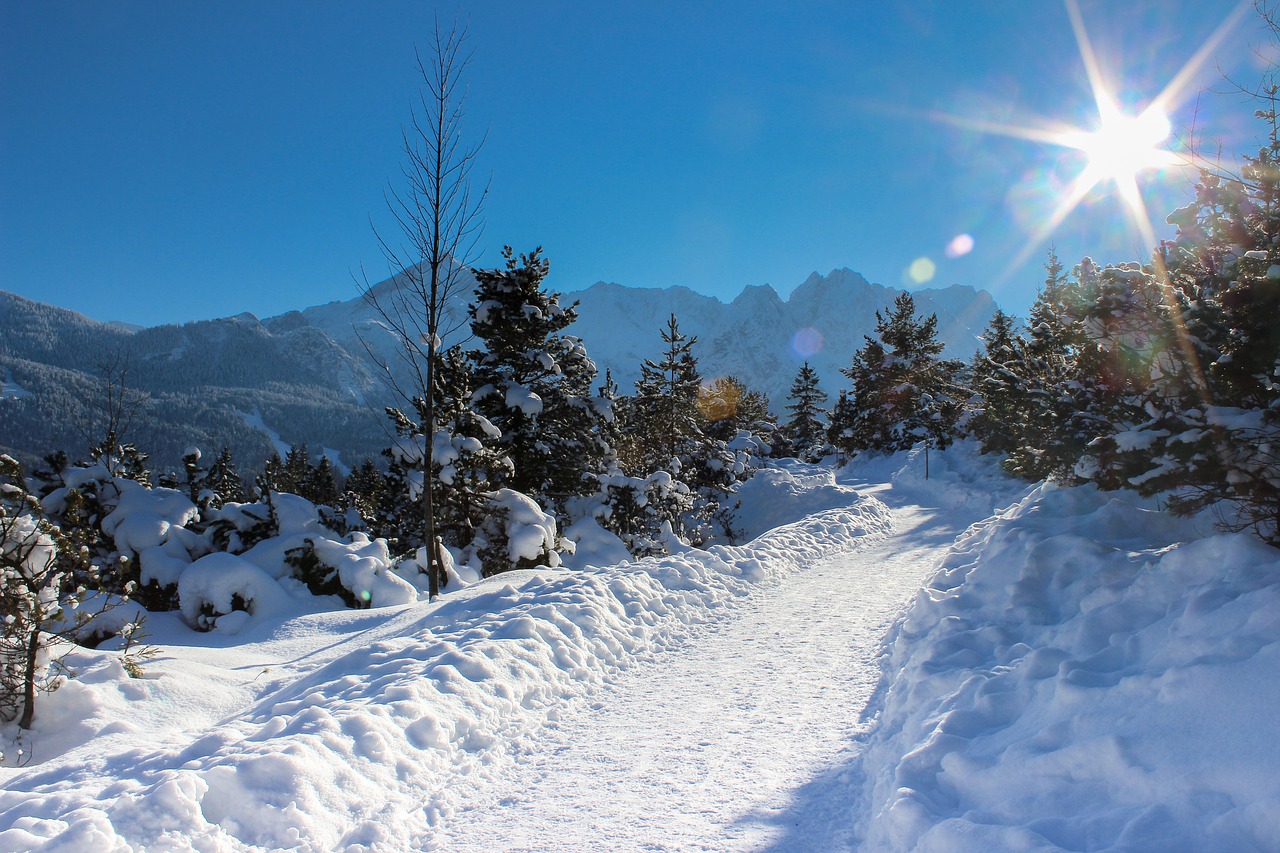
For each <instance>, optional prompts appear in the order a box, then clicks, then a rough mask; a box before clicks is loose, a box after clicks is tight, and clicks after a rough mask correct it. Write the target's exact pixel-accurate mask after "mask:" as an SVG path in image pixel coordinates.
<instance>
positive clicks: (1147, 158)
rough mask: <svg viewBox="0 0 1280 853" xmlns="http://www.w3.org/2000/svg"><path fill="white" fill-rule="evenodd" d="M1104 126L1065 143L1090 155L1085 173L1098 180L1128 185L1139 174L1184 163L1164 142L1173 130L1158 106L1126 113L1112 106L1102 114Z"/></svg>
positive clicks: (1065, 139)
mask: <svg viewBox="0 0 1280 853" xmlns="http://www.w3.org/2000/svg"><path fill="white" fill-rule="evenodd" d="M1100 120H1101V127H1099V128H1098V129H1097V130H1095V131H1093V132H1092V133H1078V134H1067V135H1064V137H1063V138H1062V142H1063V143H1064V144H1065V145H1068V146H1070V147H1072V148H1078V149H1080V150H1081V151H1083V152H1084V154H1085V156H1086V157H1087V158H1088V165H1087V166H1086V167H1085V172H1086V173H1087V174H1088V176H1089V179H1092V180H1095V181H1107V180H1110V181H1114V182H1115V183H1116V184H1127V183H1129V182H1131V181H1133V180H1135V179H1136V178H1137V176H1138V174H1139V173H1141V172H1144V171H1147V170H1149V169H1163V168H1167V167H1169V166H1176V165H1179V164H1180V163H1181V159H1180V158H1179V157H1178V155H1176V154H1174V153H1173V152H1172V151H1170V150H1169V149H1168V148H1167V147H1165V142H1166V141H1167V140H1168V139H1169V136H1170V134H1171V133H1172V131H1173V128H1172V126H1171V125H1170V124H1169V118H1168V116H1166V115H1165V114H1164V113H1163V112H1162V111H1160V110H1159V109H1154V108H1153V109H1148V110H1146V111H1144V112H1142V113H1139V114H1138V115H1136V116H1127V115H1124V114H1122V113H1121V112H1120V111H1119V110H1118V109H1114V108H1113V109H1111V110H1108V111H1107V112H1105V113H1103V114H1102V115H1101V116H1100Z"/></svg>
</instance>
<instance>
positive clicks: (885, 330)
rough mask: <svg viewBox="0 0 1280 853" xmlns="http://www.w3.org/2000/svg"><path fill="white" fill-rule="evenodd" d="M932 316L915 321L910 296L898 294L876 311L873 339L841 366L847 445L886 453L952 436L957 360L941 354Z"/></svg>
mask: <svg viewBox="0 0 1280 853" xmlns="http://www.w3.org/2000/svg"><path fill="white" fill-rule="evenodd" d="M937 327H938V318H937V316H936V315H931V316H929V317H928V318H925V319H923V320H921V319H920V318H918V317H917V316H916V312H915V300H914V299H912V297H911V294H909V293H902V294H900V295H899V296H898V298H897V299H896V300H894V304H893V310H892V311H890V312H889V314H888V316H882V315H881V314H880V312H879V311H877V312H876V335H877V337H878V340H877V339H873V338H870V337H867V338H866V339H865V340H866V344H865V345H864V346H863V347H862V348H861V349H859V350H858V351H857V352H856V353H854V356H853V363H852V364H851V365H850V367H849V368H848V369H846V370H844V371H842V372H843V373H844V374H845V376H848V377H849V378H850V379H851V380H853V405H854V408H855V411H854V413H853V423H852V426H851V430H850V431H851V436H850V441H849V444H850V448H851V449H852V450H855V451H856V450H872V451H877V452H883V453H892V452H894V451H897V450H906V449H908V448H910V447H912V446H914V445H915V444H916V443H917V442H920V441H924V442H927V443H928V444H929V446H933V447H946V446H947V445H948V444H950V443H951V440H952V438H954V436H955V430H956V422H957V420H958V419H959V416H960V402H961V391H960V389H959V388H958V387H957V385H956V379H957V377H958V374H959V372H960V369H961V367H962V365H961V364H960V363H959V362H956V361H952V360H948V359H941V358H939V355H940V354H941V352H942V343H941V342H940V341H939V340H938V331H937Z"/></svg>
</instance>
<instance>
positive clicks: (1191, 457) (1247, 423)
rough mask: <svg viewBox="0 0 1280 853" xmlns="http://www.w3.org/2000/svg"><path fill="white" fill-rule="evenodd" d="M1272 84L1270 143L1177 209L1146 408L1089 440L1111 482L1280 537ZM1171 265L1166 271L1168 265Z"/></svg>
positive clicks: (1279, 264) (1265, 117)
mask: <svg viewBox="0 0 1280 853" xmlns="http://www.w3.org/2000/svg"><path fill="white" fill-rule="evenodd" d="M1277 91H1280V89H1278V87H1277V85H1276V84H1275V83H1274V80H1271V79H1269V80H1267V81H1265V82H1264V85H1263V86H1262V88H1261V89H1260V90H1259V93H1258V95H1257V97H1259V98H1260V99H1261V100H1262V107H1263V108H1262V109H1260V110H1258V111H1257V116H1258V117H1259V118H1260V119H1261V120H1262V121H1263V122H1264V123H1265V124H1266V127H1267V143H1266V144H1265V145H1264V146H1263V147H1261V148H1260V149H1259V150H1258V153H1257V155H1256V156H1252V157H1246V158H1245V165H1244V167H1243V168H1242V169H1241V172H1240V175H1239V176H1238V177H1233V176H1231V175H1227V174H1222V173H1214V172H1211V171H1208V170H1205V171H1202V172H1201V175H1200V179H1199V181H1198V183H1197V185H1196V197H1195V200H1194V201H1193V202H1192V203H1191V204H1190V205H1188V206H1187V207H1185V208H1183V209H1181V210H1178V211H1175V212H1174V214H1173V215H1171V216H1170V217H1169V221H1170V222H1172V223H1173V224H1174V225H1176V226H1177V229H1178V230H1177V236H1176V237H1175V239H1174V241H1173V242H1172V243H1171V244H1168V245H1166V246H1163V247H1161V251H1160V252H1159V253H1158V254H1157V256H1156V258H1155V263H1154V265H1153V270H1152V275H1151V278H1152V279H1154V285H1153V286H1151V287H1150V289H1153V290H1158V294H1159V299H1158V300H1155V302H1156V306H1155V309H1154V310H1153V311H1152V313H1153V314H1154V315H1155V316H1156V318H1157V319H1158V321H1159V322H1158V323H1156V324H1154V325H1155V328H1156V329H1157V330H1158V332H1159V333H1160V335H1161V336H1160V337H1154V338H1151V339H1150V340H1148V341H1147V344H1148V346H1149V348H1150V349H1151V350H1152V351H1153V352H1154V353H1155V356H1154V358H1152V359H1151V361H1152V364H1153V369H1152V370H1151V383H1150V386H1149V387H1148V388H1147V389H1145V390H1146V393H1145V394H1143V395H1142V396H1140V397H1138V398H1137V399H1135V400H1134V404H1135V408H1137V409H1138V411H1139V414H1138V416H1135V417H1134V418H1133V419H1132V420H1133V423H1132V424H1131V425H1129V427H1128V428H1126V429H1122V430H1117V431H1115V432H1114V434H1113V435H1111V436H1108V437H1107V438H1105V439H1103V440H1100V441H1098V442H1096V443H1095V445H1094V446H1093V447H1091V448H1090V450H1091V453H1090V456H1089V458H1088V459H1087V460H1086V461H1087V466H1086V468H1085V473H1087V474H1088V475H1089V476H1090V478H1091V479H1094V480H1096V481H1098V482H1099V483H1100V484H1101V485H1103V486H1114V485H1126V486H1133V487H1136V488H1138V489H1139V490H1140V491H1142V492H1145V493H1154V492H1161V491H1169V490H1172V491H1173V492H1174V494H1173V496H1172V497H1171V499H1170V501H1169V505H1170V507H1171V508H1173V509H1175V510H1177V511H1181V512H1187V513H1191V512H1196V511H1199V510H1201V509H1203V508H1205V507H1207V506H1210V505H1212V504H1215V503H1217V502H1219V501H1224V500H1226V501H1232V502H1233V503H1234V505H1235V507H1236V512H1235V513H1234V515H1232V514H1231V513H1230V512H1228V511H1223V512H1222V513H1221V517H1222V519H1223V520H1224V526H1226V527H1228V528H1230V529H1242V528H1245V527H1252V528H1254V529H1255V530H1256V531H1257V532H1258V533H1259V535H1261V536H1262V537H1263V538H1264V539H1267V540H1268V541H1270V542H1272V543H1280V451H1277V448H1280V381H1278V379H1277V377H1280V324H1277V322H1276V317H1277V316H1278V315H1280V287H1277V280H1280V248H1278V247H1280V124H1278V123H1277V115H1276V100H1277ZM1161 272H1163V273H1164V274H1163V275H1160V273H1161Z"/></svg>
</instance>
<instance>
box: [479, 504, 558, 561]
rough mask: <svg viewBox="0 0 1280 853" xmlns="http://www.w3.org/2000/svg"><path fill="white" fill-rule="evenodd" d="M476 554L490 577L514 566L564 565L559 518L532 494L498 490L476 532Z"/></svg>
mask: <svg viewBox="0 0 1280 853" xmlns="http://www.w3.org/2000/svg"><path fill="white" fill-rule="evenodd" d="M474 548H475V552H476V554H477V555H478V556H479V557H480V561H481V564H482V566H483V571H484V574H485V575H486V576H488V575H495V574H498V573H499V572H505V571H509V570H511V569H527V568H532V567H533V566H550V567H552V568H555V567H556V566H559V565H560V548H561V543H560V542H559V539H558V537H557V536H556V520H555V518H554V517H553V516H551V515H549V514H548V513H546V512H544V511H543V509H542V507H540V506H538V504H537V503H536V502H535V501H534V500H533V498H530V497H529V496H528V495H524V494H521V493H520V492H517V491H513V490H512V489H498V490H497V491H496V492H493V493H492V494H490V496H489V511H488V513H487V514H486V517H485V520H484V523H483V524H482V525H481V527H480V530H479V531H477V533H476V538H475V541H474Z"/></svg>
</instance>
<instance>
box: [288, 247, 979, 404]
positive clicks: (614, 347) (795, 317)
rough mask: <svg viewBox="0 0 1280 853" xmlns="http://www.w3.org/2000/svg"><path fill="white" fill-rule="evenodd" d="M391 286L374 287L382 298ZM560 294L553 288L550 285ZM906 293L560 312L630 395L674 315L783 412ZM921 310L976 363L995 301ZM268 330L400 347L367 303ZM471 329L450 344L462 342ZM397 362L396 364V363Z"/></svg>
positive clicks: (695, 297)
mask: <svg viewBox="0 0 1280 853" xmlns="http://www.w3.org/2000/svg"><path fill="white" fill-rule="evenodd" d="M391 284H392V282H390V281H388V282H384V283H382V284H380V285H378V286H377V288H375V290H379V291H381V292H385V290H386V289H387V288H388V287H389V286H390V285H391ZM552 286H553V287H554V282H552ZM901 292H902V291H900V290H896V289H894V288H889V287H883V286H881V285H878V284H872V283H870V282H868V281H867V280H866V279H865V278H863V277H862V276H861V275H859V274H858V273H856V272H854V271H852V270H849V269H838V270H832V271H831V272H830V273H828V274H827V275H825V276H824V275H819V274H818V273H816V272H815V273H813V274H812V275H810V276H809V277H808V278H807V279H806V280H805V281H804V282H803V283H802V284H800V286H799V287H797V288H796V289H795V290H794V291H792V293H791V295H790V296H789V297H788V298H787V299H783V298H782V297H780V296H779V295H778V293H777V291H775V290H774V289H773V288H772V287H771V286H769V285H767V284H766V285H760V286H748V287H746V288H745V289H744V290H743V291H742V293H740V294H739V295H738V296H737V298H735V299H734V300H733V301H732V302H728V303H725V302H721V301H720V300H719V299H716V298H715V297H712V296H705V295H703V294H701V293H697V292H695V291H693V290H690V289H689V288H687V287H668V288H665V289H658V288H638V287H626V286H624V285H620V284H610V283H606V282H599V283H597V284H594V285H592V286H591V287H589V288H587V289H586V290H583V291H578V292H573V293H565V294H564V295H563V297H562V300H561V301H562V304H567V303H570V302H574V301H576V302H577V303H578V321H577V322H576V323H575V324H574V325H573V326H572V327H570V328H569V330H568V332H569V333H570V334H574V335H577V336H578V337H580V338H582V339H583V341H584V342H585V343H586V347H587V351H588V352H589V353H590V354H591V357H592V358H593V359H594V360H595V362H596V365H597V367H598V368H599V370H600V374H601V376H603V375H604V372H605V370H606V369H608V370H610V371H612V373H613V378H614V379H615V380H616V381H617V383H618V386H619V388H620V389H621V391H622V392H623V393H629V392H630V391H631V387H632V384H633V383H634V382H635V381H636V380H637V379H639V378H640V365H641V363H642V362H643V361H644V360H645V359H646V358H649V359H657V358H658V356H659V353H660V352H661V349H662V338H661V334H660V330H661V329H662V328H663V327H664V326H665V325H666V322H667V318H668V317H669V316H670V315H671V314H675V315H676V317H677V318H678V319H679V321H680V330H681V331H682V332H683V333H684V334H686V335H691V336H696V337H697V338H698V341H699V344H698V346H697V347H696V348H695V353H696V355H697V357H698V364H699V367H700V369H701V371H702V375H703V377H704V378H705V379H708V380H710V379H714V378H716V377H719V376H735V377H737V378H738V379H740V380H742V381H743V382H745V383H746V384H747V386H748V387H750V388H753V389H755V390H759V391H764V392H766V393H767V394H768V395H769V399H770V401H771V403H772V405H773V408H774V410H775V411H782V407H783V406H784V405H785V404H786V396H787V392H788V391H789V390H790V388H791V382H792V380H793V379H794V378H795V375H796V371H797V370H799V369H800V366H801V365H802V364H803V363H804V362H805V361H806V360H808V361H809V363H810V364H811V365H813V367H814V368H815V369H816V370H817V371H818V373H819V375H820V376H821V377H822V382H823V386H824V387H825V388H826V389H827V391H828V392H830V393H832V394H834V393H835V391H837V390H838V389H839V388H842V387H845V385H846V380H845V379H844V377H843V376H841V375H840V372H839V371H840V369H841V368H843V367H847V366H848V365H849V361H850V359H851V358H852V356H853V352H854V350H856V349H857V348H858V347H860V346H861V345H862V343H863V335H868V334H872V333H873V332H874V330H875V315H876V312H877V311H884V310H885V309H886V308H888V307H889V306H891V305H892V304H893V300H894V299H895V298H896V297H897V296H898V294H899V293H901ZM913 296H914V298H915V300H916V308H917V310H918V311H919V312H920V313H921V314H924V315H928V314H937V315H938V333H939V337H940V338H941V340H942V341H943V343H944V344H946V347H947V354H948V355H950V356H953V357H956V358H965V359H967V358H969V357H970V356H971V355H973V353H974V351H975V350H976V349H977V348H978V347H979V346H980V342H979V340H978V336H979V335H980V334H981V333H982V330H983V329H984V328H985V327H986V325H987V322H988V321H989V320H990V319H991V315H992V314H993V313H994V312H995V309H996V304H995V302H994V301H993V300H992V298H991V295H990V294H988V293H987V292H986V291H983V290H975V289H973V288H972V287H966V286H962V285H953V286H951V287H947V288H944V289H940V290H919V291H915V292H914V293H913ZM470 297H471V287H469V286H468V287H463V288H460V289H459V297H458V299H457V300H456V302H455V304H454V305H453V306H452V310H453V314H454V316H455V317H458V318H462V317H465V316H466V310H467V302H468V301H469V300H470ZM264 322H265V323H266V324H267V325H268V326H272V325H273V324H284V323H288V324H290V325H291V326H293V325H295V324H301V323H303V322H305V323H306V324H308V325H311V326H314V327H315V328H318V329H320V330H322V331H324V332H325V333H326V334H327V335H328V336H329V337H331V338H332V339H333V340H335V341H337V342H338V343H339V344H341V345H342V346H343V347H345V348H346V349H347V350H348V351H350V352H352V353H353V354H356V355H358V356H365V355H366V352H365V350H366V345H368V346H371V347H372V348H373V349H374V350H375V351H377V352H379V353H383V354H384V357H385V355H386V354H389V353H390V352H391V351H392V349H393V348H394V346H395V339H394V336H392V335H391V334H390V333H389V332H388V331H387V330H386V329H385V328H384V327H383V325H382V321H381V318H380V317H379V316H378V314H377V312H376V311H374V310H373V308H371V307H370V306H369V305H368V303H366V301H365V300H364V299H363V298H360V297H356V298H354V299H351V300H347V301H345V302H331V303H329V304H327V305H319V306H316V307H313V308H307V309H305V310H303V311H300V312H292V313H290V314H286V315H284V316H282V317H277V318H272V319H271V320H267V321H264ZM465 334H466V329H465V327H464V328H463V329H462V331H461V332H460V333H458V334H455V335H453V336H452V337H450V338H446V341H445V342H446V344H451V343H456V342H459V341H462V340H464V338H465ZM366 357H367V356H366ZM388 360H389V361H390V362H391V363H393V364H394V361H395V359H394V358H391V359H388Z"/></svg>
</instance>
